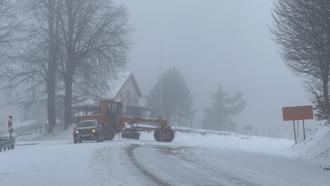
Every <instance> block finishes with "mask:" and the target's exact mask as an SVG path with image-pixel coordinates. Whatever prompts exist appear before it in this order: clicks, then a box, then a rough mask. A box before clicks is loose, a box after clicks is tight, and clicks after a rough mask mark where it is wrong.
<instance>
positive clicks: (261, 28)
mask: <svg viewBox="0 0 330 186" xmlns="http://www.w3.org/2000/svg"><path fill="white" fill-rule="evenodd" d="M123 3H124V4H125V5H127V7H128V12H129V14H130V15H129V17H130V24H131V26H132V28H133V29H134V31H133V32H132V35H131V38H132V46H131V49H130V53H129V64H128V65H127V67H128V69H129V70H131V71H133V72H134V73H135V76H136V78H137V80H138V82H139V84H140V86H141V88H142V90H143V93H144V94H148V93H149V91H150V89H151V88H152V87H153V86H154V85H155V83H156V81H157V79H158V76H159V75H160V74H161V73H162V72H164V71H165V70H166V69H168V68H171V67H175V68H177V69H179V70H180V71H181V73H182V75H183V76H184V78H185V79H186V81H187V82H188V85H189V87H190V89H191V91H192V93H193V96H194V104H195V108H196V109H197V111H198V112H197V114H196V116H195V121H194V124H195V126H199V124H200V122H201V121H200V120H201V118H202V116H203V109H204V108H206V107H208V106H209V105H210V104H211V103H210V95H212V94H213V93H214V92H215V91H216V88H217V85H218V83H221V84H222V86H223V88H224V89H225V90H227V91H228V92H230V93H235V92H237V91H240V92H242V93H243V95H244V98H245V100H246V101H247V106H246V108H245V110H244V111H243V112H242V113H241V114H239V115H238V116H237V118H236V119H235V120H236V121H237V124H238V126H239V127H242V126H245V125H253V126H258V127H259V128H264V127H267V128H273V129H276V128H281V127H284V126H289V123H285V122H283V121H282V113H281V107H282V106H288V105H290V106H291V105H304V104H311V103H310V100H309V94H308V93H307V92H306V90H305V89H304V87H303V80H302V79H301V78H299V77H297V76H295V75H294V74H292V72H291V71H290V70H289V69H288V68H287V66H286V65H285V64H284V63H283V60H282V59H281V56H280V52H279V48H278V47H277V45H276V44H275V43H274V42H273V40H272V37H273V36H272V35H271V33H270V28H269V27H272V24H273V23H272V15H271V10H272V6H273V1H272V0H267V1H266V0H250V1H243V0H207V1H200V0H199V1H198V0H194V1H192V0H180V1H175V0H166V1H165V0H157V1H155V0H139V1H124V2H123ZM290 127H291V125H290Z"/></svg>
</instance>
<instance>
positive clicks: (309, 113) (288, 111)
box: [282, 105, 314, 121]
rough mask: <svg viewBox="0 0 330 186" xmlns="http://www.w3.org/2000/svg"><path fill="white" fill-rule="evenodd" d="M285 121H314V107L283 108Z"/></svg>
mask: <svg viewBox="0 0 330 186" xmlns="http://www.w3.org/2000/svg"><path fill="white" fill-rule="evenodd" d="M282 112H283V120H284V121H291V120H307V119H313V118H314V117H313V106H311V105H308V106H296V107H283V108H282Z"/></svg>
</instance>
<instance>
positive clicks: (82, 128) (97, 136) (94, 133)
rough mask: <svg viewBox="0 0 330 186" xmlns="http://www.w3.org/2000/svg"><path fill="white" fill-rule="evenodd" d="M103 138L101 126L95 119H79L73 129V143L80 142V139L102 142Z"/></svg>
mask: <svg viewBox="0 0 330 186" xmlns="http://www.w3.org/2000/svg"><path fill="white" fill-rule="evenodd" d="M103 140H104V135H103V127H102V125H100V124H99V123H98V122H97V120H84V121H80V122H79V123H78V124H77V127H75V128H74V130H73V142H74V143H81V142H82V141H96V142H102V141H103Z"/></svg>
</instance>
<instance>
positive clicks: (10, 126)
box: [8, 116, 14, 137]
mask: <svg viewBox="0 0 330 186" xmlns="http://www.w3.org/2000/svg"><path fill="white" fill-rule="evenodd" d="M8 130H9V134H10V137H13V135H12V134H13V131H14V128H13V116H8Z"/></svg>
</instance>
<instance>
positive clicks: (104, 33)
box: [57, 0, 128, 128]
mask: <svg viewBox="0 0 330 186" xmlns="http://www.w3.org/2000/svg"><path fill="white" fill-rule="evenodd" d="M57 13H58V17H59V18H60V22H61V32H62V35H63V46H64V47H63V52H62V54H63V57H65V59H64V60H62V63H61V66H60V69H61V74H62V76H63V80H64V89H65V97H64V124H65V128H67V127H68V126H69V125H70V124H71V122H72V97H73V91H72V87H73V83H74V80H75V75H76V74H77V71H78V69H79V67H80V66H84V65H86V64H88V65H89V67H90V68H95V69H97V68H99V69H102V71H104V72H107V73H108V74H110V73H111V72H112V71H113V70H114V69H115V68H116V67H117V66H121V65H123V64H124V63H125V62H126V50H127V46H128V42H127V38H126V35H127V31H128V28H127V12H126V8H125V7H124V6H114V5H113V4H112V1H110V0H65V1H64V3H63V8H62V9H60V10H59V11H58V12H57ZM107 73H104V75H106V74H107Z"/></svg>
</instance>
